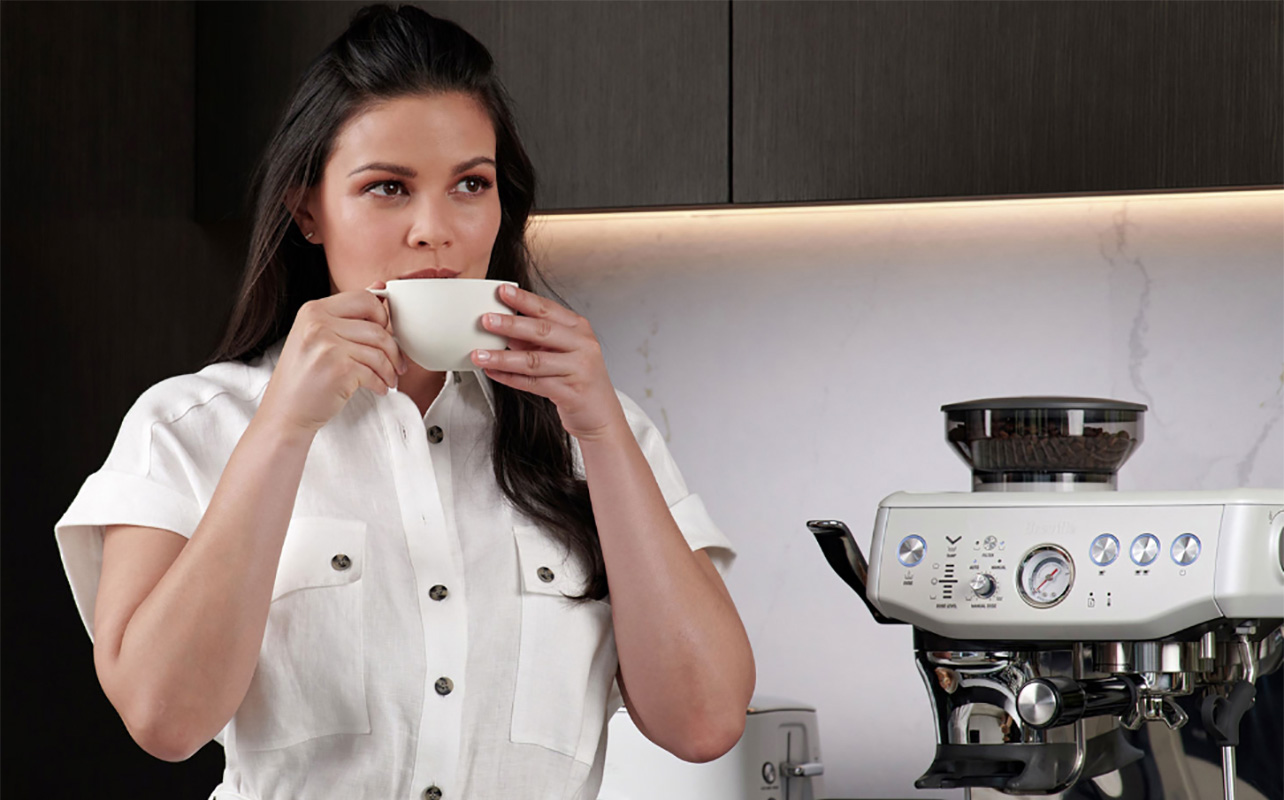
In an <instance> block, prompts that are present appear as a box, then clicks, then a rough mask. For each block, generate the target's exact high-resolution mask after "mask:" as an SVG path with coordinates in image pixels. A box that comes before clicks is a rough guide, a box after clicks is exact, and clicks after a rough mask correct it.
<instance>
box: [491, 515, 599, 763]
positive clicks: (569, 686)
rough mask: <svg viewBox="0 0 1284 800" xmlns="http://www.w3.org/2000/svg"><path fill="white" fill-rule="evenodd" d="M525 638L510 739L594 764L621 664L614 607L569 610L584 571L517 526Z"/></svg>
mask: <svg viewBox="0 0 1284 800" xmlns="http://www.w3.org/2000/svg"><path fill="white" fill-rule="evenodd" d="M513 534H514V536H515V537H516V540H517V557H518V566H519V568H520V571H521V590H522V598H521V603H522V633H521V644H520V649H519V653H518V661H517V687H516V692H515V694H514V697H513V723H512V730H511V732H510V738H511V739H512V741H513V742H515V743H518V744H535V745H539V746H541V747H546V748H549V749H550V750H555V751H557V752H559V753H563V754H565V755H568V756H571V757H573V758H574V759H576V760H577V761H582V762H584V763H586V764H591V763H593V758H594V756H595V755H596V753H597V746H598V742H599V741H600V739H601V736H602V731H603V728H604V727H605V725H606V722H607V720H606V708H607V698H608V695H609V694H610V690H611V683H612V681H613V680H614V679H615V671H616V667H617V666H618V664H619V661H618V657H617V655H616V652H615V631H614V628H613V627H612V625H611V605H610V603H608V602H606V601H599V600H587V601H584V602H574V601H571V600H569V599H567V596H568V595H578V594H580V593H581V592H583V591H584V586H585V583H586V579H587V577H588V575H587V572H586V570H585V569H584V567H583V566H582V565H581V564H580V563H579V561H578V560H577V559H575V558H572V557H571V556H570V555H569V554H568V553H567V552H566V550H565V549H564V548H563V547H562V546H561V545H560V544H558V543H557V542H555V541H554V540H553V539H552V538H550V537H549V536H547V535H546V534H545V533H543V532H542V531H541V530H540V529H538V528H536V527H534V526H530V525H520V524H519V525H517V526H516V527H515V528H514V530H513Z"/></svg>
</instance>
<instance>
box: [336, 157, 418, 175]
mask: <svg viewBox="0 0 1284 800" xmlns="http://www.w3.org/2000/svg"><path fill="white" fill-rule="evenodd" d="M366 170H378V171H380V172H391V173H392V174H393V175H400V176H401V177H403V178H413V177H415V176H416V175H418V174H419V173H417V172H415V171H414V170H413V169H411V168H410V167H403V166H401V165H400V164H388V163H386V162H383V161H372V162H370V163H369V164H363V165H361V166H359V167H357V168H356V169H354V170H353V171H352V172H349V173H348V177H349V178H351V177H352V176H353V175H356V174H357V173H358V172H365V171H366Z"/></svg>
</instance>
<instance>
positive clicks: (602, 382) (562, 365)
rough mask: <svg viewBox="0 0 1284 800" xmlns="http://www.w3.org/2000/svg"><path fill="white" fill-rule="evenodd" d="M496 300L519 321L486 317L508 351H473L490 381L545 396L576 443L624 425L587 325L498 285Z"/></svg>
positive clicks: (524, 293) (561, 309)
mask: <svg viewBox="0 0 1284 800" xmlns="http://www.w3.org/2000/svg"><path fill="white" fill-rule="evenodd" d="M499 299H500V300H502V301H503V302H504V303H505V304H506V305H508V306H509V307H511V308H512V309H513V310H515V311H517V312H518V313H519V314H520V315H521V316H513V315H510V314H486V315H484V316H483V317H482V325H483V326H484V327H485V328H486V330H488V331H490V332H492V333H497V334H499V335H500V336H506V337H508V348H509V349H507V350H474V351H473V354H472V361H473V363H474V364H476V365H477V366H478V367H481V368H482V369H484V370H485V372H486V376H487V377H489V378H490V379H491V380H493V381H495V382H497V383H502V384H504V385H505V386H511V387H512V388H514V389H521V390H522V391H526V392H531V393H532V394H537V395H540V396H541V397H547V398H548V399H549V400H552V401H553V404H554V405H556V406H557V413H558V415H559V416H560V417H561V419H562V427H564V428H565V429H566V432H567V433H569V434H571V435H572V436H574V437H575V438H576V439H580V440H584V439H592V438H594V437H596V436H601V435H604V434H605V433H606V432H607V431H608V429H609V428H610V427H611V426H612V425H616V424H621V423H624V424H627V423H625V419H624V410H623V409H622V408H621V406H620V400H619V398H618V397H616V395H615V387H614V386H612V385H611V378H610V376H609V375H607V373H606V362H605V361H604V360H603V359H602V346H601V345H600V344H598V341H597V337H596V336H595V335H594V334H593V328H592V327H591V326H590V325H589V322H588V320H586V319H584V318H583V317H581V316H580V315H579V314H576V313H575V312H573V311H571V310H569V309H567V308H564V307H563V306H560V305H558V304H557V303H555V302H553V301H552V300H549V299H547V298H544V297H540V296H539V295H537V294H533V293H531V292H528V291H526V290H524V289H519V288H517V287H514V286H502V287H500V290H499Z"/></svg>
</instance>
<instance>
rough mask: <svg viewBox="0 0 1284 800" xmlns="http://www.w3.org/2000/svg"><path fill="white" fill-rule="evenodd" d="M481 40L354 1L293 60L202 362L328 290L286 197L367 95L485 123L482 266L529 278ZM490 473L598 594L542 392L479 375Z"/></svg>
mask: <svg viewBox="0 0 1284 800" xmlns="http://www.w3.org/2000/svg"><path fill="white" fill-rule="evenodd" d="M492 65H493V61H492V59H491V56H490V53H489V52H488V51H487V50H486V48H485V47H484V46H483V45H482V44H481V43H480V42H478V41H477V40H476V39H474V38H473V37H472V36H470V35H469V34H468V33H467V32H466V31H464V29H463V28H461V27H459V26H458V25H456V24H455V23H453V22H450V21H449V20H444V19H440V18H437V17H434V16H432V15H431V14H429V13H427V12H426V11H423V10H422V9H419V8H416V7H414V6H409V5H403V6H400V7H398V8H393V7H392V6H388V5H373V6H367V7H365V8H363V9H361V10H360V11H358V12H357V13H356V14H355V15H354V16H353V18H352V22H351V23H350V24H349V25H348V29H347V30H346V31H345V32H344V33H343V34H342V35H341V36H339V38H338V39H336V40H335V41H334V42H332V43H331V44H330V46H329V47H327V48H326V49H325V50H324V51H323V52H322V53H321V55H320V56H318V57H317V59H316V60H315V61H313V63H312V65H311V66H310V67H309V68H308V69H307V71H306V72H305V73H304V75H303V77H302V79H301V80H300V82H299V84H298V86H297V88H296V89H295V92H294V96H293V97H292V98H291V100H290V103H289V105H288V107H287V109H286V112H285V115H284V116H283V117H282V119H281V121H280V123H279V125H278V126H277V130H276V134H275V135H274V136H273V137H272V141H271V143H270V144H269V145H268V148H267V151H266V152H265V153H264V155H263V158H262V160H261V161H260V163H259V167H258V170H257V171H256V173H255V177H254V182H253V186H254V189H253V191H254V196H255V204H254V228H253V232H252V234H251V237H250V249H249V254H248V255H247V257H246V262H245V273H244V275H243V277H242V280H241V286H240V290H239V292H238V294H237V298H236V305H235V306H234V308H233V310H232V315H231V319H230V321H229V323H228V327H227V331H226V333H225V334H224V336H223V339H222V341H221V342H220V343H219V346H218V349H217V350H216V351H215V353H214V354H213V355H212V356H211V357H210V360H209V362H208V363H216V362H219V361H229V360H238V361H243V362H248V361H250V360H252V359H254V358H257V357H258V356H260V355H262V354H263V353H264V352H265V351H266V350H267V349H268V348H269V347H270V346H271V345H272V344H273V343H275V342H276V341H278V340H279V339H281V337H283V336H285V335H286V334H288V333H289V331H290V326H291V325H292V324H293V321H294V317H295V315H296V314H297V313H298V311H299V308H300V307H301V306H302V305H303V304H304V303H306V302H307V301H309V300H314V299H317V298H321V297H325V296H327V295H329V294H330V280H329V268H328V266H327V264H326V260H325V252H324V250H323V249H322V248H320V247H316V246H313V245H311V244H309V243H308V242H307V240H306V239H304V238H303V234H302V232H301V231H300V230H299V228H298V226H297V225H295V223H294V220H293V217H292V216H291V213H290V207H289V205H288V203H289V202H290V198H292V197H294V196H295V194H296V193H297V191H298V190H299V189H300V188H303V187H311V186H315V185H316V184H317V183H319V182H320V180H321V177H322V173H323V171H324V169H325V164H326V162H327V161H328V160H329V157H330V152H331V149H332V148H333V146H334V140H335V137H336V136H337V134H338V132H339V130H340V129H341V128H342V127H343V125H344V124H345V123H346V122H347V121H348V120H350V119H351V118H352V117H353V116H355V115H356V114H357V113H359V112H360V111H362V110H363V109H364V108H366V107H367V106H368V105H369V104H370V103H371V102H373V101H376V100H387V99H392V98H397V97H405V96H412V95H425V94H437V93H440V92H462V93H465V94H468V95H470V96H472V97H474V98H476V99H477V100H478V101H479V102H480V103H481V104H482V105H483V106H484V107H485V108H486V110H487V112H488V113H489V115H490V119H491V122H492V124H493V125H494V127H495V163H496V168H497V170H496V171H497V173H498V174H497V177H498V181H497V185H498V191H499V203H500V209H501V217H500V225H499V233H498V235H497V236H496V237H495V244H494V247H493V248H492V250H491V256H490V265H489V268H488V269H487V273H486V277H487V278H492V279H496V280H506V281H515V282H516V283H517V284H518V285H519V286H521V287H522V288H523V289H532V287H533V285H534V284H533V279H535V278H539V279H540V282H541V284H544V282H543V279H542V277H541V276H540V275H539V272H538V270H537V269H536V267H535V264H534V262H533V261H532V259H531V256H530V253H529V251H528V250H527V248H526V239H525V231H526V221H527V218H528V217H529V216H530V212H531V208H532V206H533V205H534V200H535V171H534V169H533V168H532V166H531V162H530V159H529V158H528V157H527V155H526V151H525V150H524V149H523V148H522V144H521V141H520V140H519V139H518V137H517V128H516V125H515V124H514V122H513V117H512V113H511V111H510V110H509V101H508V96H507V93H506V92H505V91H504V87H503V86H502V85H501V84H500V82H499V79H498V78H497V77H496V76H495V73H494V72H493V70H492ZM492 387H493V389H494V398H495V415H496V424H495V428H494V439H493V441H492V445H491V454H492V460H493V462H494V467H495V479H496V480H497V481H498V483H499V486H500V488H501V489H502V490H503V492H504V494H505V495H506V496H507V497H508V499H509V500H510V501H512V503H513V505H514V506H516V507H517V509H518V510H519V511H520V512H522V513H524V514H525V515H527V516H528V517H530V518H531V519H533V520H535V521H537V522H539V523H542V524H543V525H544V526H545V527H546V528H548V529H549V530H551V531H552V532H554V533H555V534H556V535H558V536H560V537H561V538H562V541H563V544H564V545H565V546H567V547H568V548H569V549H570V550H571V552H572V553H573V554H574V555H575V556H576V557H578V558H580V559H582V560H583V563H584V564H585V565H586V566H587V567H589V570H590V572H591V574H592V578H591V579H590V580H589V582H588V584H587V586H585V587H584V592H583V594H582V595H579V596H578V597H577V599H589V598H592V599H596V600H600V599H602V598H604V597H606V595H607V584H606V568H605V565H604V564H603V561H602V548H601V544H600V543H599V541H598V538H597V526H596V524H595V523H594V521H593V508H592V505H591V504H590V502H589V493H588V485H587V483H585V481H584V479H583V478H582V477H581V476H580V475H579V474H578V472H577V469H576V464H575V458H574V450H573V446H572V442H571V437H570V435H569V434H567V433H566V430H565V429H564V428H563V427H562V424H561V421H560V419H559V418H558V415H557V409H556V407H555V406H554V405H553V403H552V402H550V401H549V400H547V399H545V398H543V397H539V396H537V395H533V394H530V393H527V392H522V391H518V390H515V389H510V388H509V387H507V386H503V385H501V384H499V383H492Z"/></svg>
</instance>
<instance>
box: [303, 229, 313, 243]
mask: <svg viewBox="0 0 1284 800" xmlns="http://www.w3.org/2000/svg"><path fill="white" fill-rule="evenodd" d="M314 233H316V231H309V232H308V233H305V234H303V238H304V239H307V240H308V241H312V234H314Z"/></svg>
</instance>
